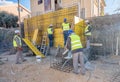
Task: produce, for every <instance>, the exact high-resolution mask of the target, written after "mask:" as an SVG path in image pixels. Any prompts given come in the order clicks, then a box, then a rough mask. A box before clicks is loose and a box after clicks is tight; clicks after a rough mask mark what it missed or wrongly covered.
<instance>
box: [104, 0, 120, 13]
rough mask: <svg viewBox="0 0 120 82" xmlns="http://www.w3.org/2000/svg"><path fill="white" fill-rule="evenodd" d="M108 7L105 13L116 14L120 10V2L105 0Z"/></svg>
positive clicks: (118, 0)
mask: <svg viewBox="0 0 120 82" xmlns="http://www.w3.org/2000/svg"><path fill="white" fill-rule="evenodd" d="M105 2H106V7H105V13H108V14H115V13H117V12H115V10H116V9H118V8H120V0H105Z"/></svg>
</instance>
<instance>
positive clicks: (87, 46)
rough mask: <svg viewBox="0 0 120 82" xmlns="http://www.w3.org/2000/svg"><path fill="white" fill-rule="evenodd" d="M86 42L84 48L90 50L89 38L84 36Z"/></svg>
mask: <svg viewBox="0 0 120 82" xmlns="http://www.w3.org/2000/svg"><path fill="white" fill-rule="evenodd" d="M86 38H87V42H86V48H87V49H90V36H86Z"/></svg>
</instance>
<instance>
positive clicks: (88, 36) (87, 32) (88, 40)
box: [84, 20, 92, 49]
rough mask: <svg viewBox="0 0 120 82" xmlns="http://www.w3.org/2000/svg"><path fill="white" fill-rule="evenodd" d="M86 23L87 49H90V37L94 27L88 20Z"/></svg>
mask: <svg viewBox="0 0 120 82" xmlns="http://www.w3.org/2000/svg"><path fill="white" fill-rule="evenodd" d="M85 23H86V27H85V32H84V34H85V36H86V40H87V43H86V48H87V49H89V48H90V37H91V31H92V26H91V24H90V21H89V20H86V21H85Z"/></svg>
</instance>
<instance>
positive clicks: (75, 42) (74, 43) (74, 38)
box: [69, 34, 83, 50]
mask: <svg viewBox="0 0 120 82" xmlns="http://www.w3.org/2000/svg"><path fill="white" fill-rule="evenodd" d="M69 37H70V39H71V47H72V48H71V50H76V49H79V48H83V46H82V43H81V41H80V37H79V36H78V35H76V34H71V35H70V36H69Z"/></svg>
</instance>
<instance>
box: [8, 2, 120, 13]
mask: <svg viewBox="0 0 120 82" xmlns="http://www.w3.org/2000/svg"><path fill="white" fill-rule="evenodd" d="M7 1H13V2H16V3H17V0H7ZM20 3H21V4H22V5H24V6H25V7H26V8H28V9H29V10H30V0H20ZM105 3H106V7H105V14H106V13H107V14H115V13H117V12H115V10H116V9H118V8H120V5H119V4H120V0H105Z"/></svg>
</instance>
